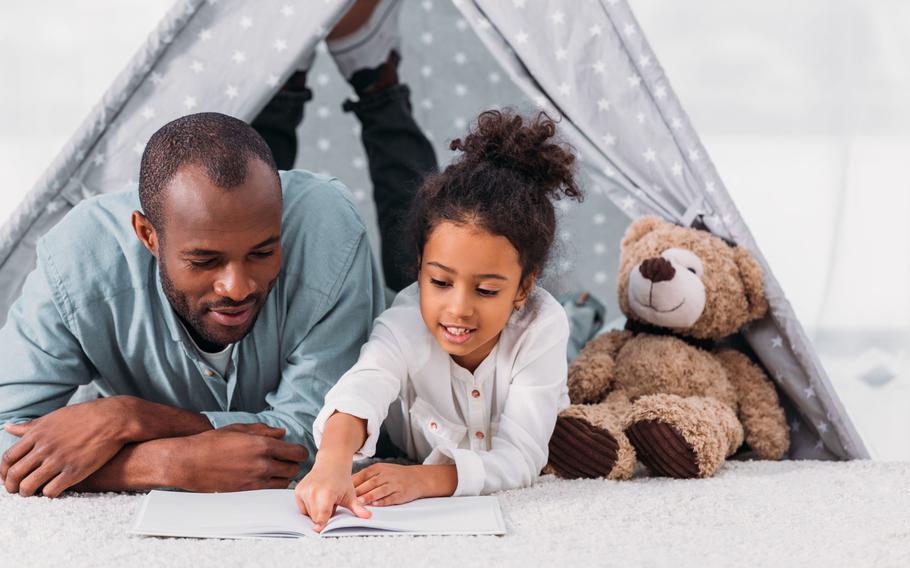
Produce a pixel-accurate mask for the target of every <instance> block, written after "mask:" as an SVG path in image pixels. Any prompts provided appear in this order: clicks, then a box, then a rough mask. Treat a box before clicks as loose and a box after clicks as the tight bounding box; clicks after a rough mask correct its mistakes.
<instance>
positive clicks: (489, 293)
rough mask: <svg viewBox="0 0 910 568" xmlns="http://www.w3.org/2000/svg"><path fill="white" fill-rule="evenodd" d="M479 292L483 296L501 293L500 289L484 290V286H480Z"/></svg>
mask: <svg viewBox="0 0 910 568" xmlns="http://www.w3.org/2000/svg"><path fill="white" fill-rule="evenodd" d="M477 293H478V294H480V295H481V296H495V295H496V294H499V290H484V289H483V288H478V289H477Z"/></svg>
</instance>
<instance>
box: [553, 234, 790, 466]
mask: <svg viewBox="0 0 910 568" xmlns="http://www.w3.org/2000/svg"><path fill="white" fill-rule="evenodd" d="M671 248H682V249H687V250H689V251H691V252H693V253H695V254H696V255H697V256H698V257H699V259H700V260H701V262H702V263H703V267H704V271H703V274H701V275H700V279H701V282H702V284H703V286H704V289H705V307H704V310H703V312H702V313H701V315H700V316H699V317H698V319H697V321H695V323H694V324H693V325H691V326H690V327H688V328H684V329H673V330H666V331H667V333H666V334H661V335H653V334H650V333H633V332H632V331H614V332H609V333H606V334H603V335H601V336H599V337H597V338H596V339H594V340H592V341H591V342H590V343H589V344H588V345H587V346H586V347H585V349H584V350H582V352H581V354H580V355H579V356H578V358H577V359H576V360H575V361H574V362H573V363H572V365H571V366H570V368H569V395H570V398H571V400H572V403H573V405H572V406H571V407H569V408H568V409H566V410H565V411H564V412H563V413H562V414H561V415H560V420H562V419H564V418H569V417H571V418H577V419H581V420H582V421H584V423H586V424H587V425H589V427H590V428H591V430H592V431H595V430H599V431H601V432H606V433H608V434H609V435H610V437H612V438H613V439H614V440H615V444H612V445H611V448H615V447H616V446H617V445H618V447H619V450H618V451H616V452H615V453H616V456H617V457H616V463H615V465H614V467H613V470H612V471H610V472H609V473H608V474H607V475H606V477H608V478H609V479H628V478H629V477H630V476H631V475H632V470H633V467H634V463H635V461H636V449H635V447H633V445H632V444H631V443H630V441H629V436H627V433H628V432H629V431H630V428H631V427H632V426H634V425H638V424H645V423H646V422H658V423H663V424H665V425H668V426H670V427H671V428H672V431H673V432H675V433H676V436H677V437H681V439H683V440H684V441H685V445H686V446H687V448H688V449H687V450H686V452H683V453H682V454H680V453H677V454H673V455H672V456H671V457H672V458H673V459H676V460H679V459H682V458H680V457H679V456H680V455H683V454H685V455H694V459H695V460H696V462H697V463H695V464H692V466H693V467H694V466H697V471H698V474H697V475H698V476H699V477H707V476H710V475H712V474H713V473H714V472H715V471H717V469H718V468H719V467H721V465H723V463H724V461H725V460H726V458H727V457H728V456H730V455H731V454H733V453H734V452H735V451H736V450H737V448H739V446H740V445H741V444H742V443H743V440H744V439H745V441H746V442H747V443H748V444H749V446H750V447H751V448H752V449H753V450H754V451H755V452H756V453H757V454H758V455H759V456H760V457H761V458H764V459H780V458H782V457H783V456H784V455H785V454H786V452H787V449H788V448H789V444H790V435H789V430H788V428H787V423H786V420H785V419H784V413H783V409H782V408H781V406H780V402H779V400H778V397H777V392H776V391H775V389H774V386H773V385H772V384H771V382H770V380H769V379H768V377H767V376H765V373H764V372H763V371H762V370H761V368H760V367H758V366H757V365H756V364H755V363H753V362H752V361H751V360H749V358H748V357H746V356H745V355H744V354H742V353H740V352H738V351H733V350H729V349H727V350H721V351H708V350H706V349H705V348H703V347H704V346H697V345H693V343H697V341H687V340H686V338H687V337H688V338H694V339H695V340H721V339H723V338H725V337H727V336H729V335H731V334H734V333H736V332H738V330H739V329H740V328H741V327H742V326H743V325H744V324H746V323H748V322H750V321H754V320H756V319H759V318H761V317H763V316H764V314H765V313H766V311H767V308H768V304H767V301H766V299H765V296H764V291H763V287H762V271H761V268H760V266H759V265H758V263H757V262H756V261H755V260H754V259H753V257H752V256H751V255H750V254H749V252H748V251H746V250H745V249H742V248H739V247H734V246H730V245H728V244H727V243H726V242H724V241H722V240H720V239H718V238H716V237H714V236H712V235H710V234H709V233H707V232H704V231H699V230H695V229H687V228H682V227H678V226H675V225H672V224H670V223H666V222H664V221H661V220H659V219H656V218H654V217H645V218H642V219H639V220H638V221H636V222H635V223H633V224H632V225H631V226H630V227H629V229H628V231H627V232H626V235H625V237H624V238H623V241H622V251H621V257H620V270H619V286H618V288H619V300H620V306H621V308H622V310H623V313H624V314H625V315H626V316H627V318H628V319H629V320H630V321H639V319H640V318H638V316H637V314H636V313H635V312H634V311H633V310H632V309H631V308H630V305H629V301H628V298H627V289H628V284H629V276H630V273H631V271H632V270H633V269H635V268H637V267H638V266H639V265H640V264H641V263H642V261H644V260H646V259H649V258H653V257H658V256H660V255H661V253H663V252H664V251H666V250H667V249H671ZM644 323H647V322H644ZM557 430H559V431H560V432H568V430H566V429H557ZM657 430H660V429H654V428H636V429H635V432H634V433H635V434H636V436H635V438H634V440H638V441H642V439H643V437H647V436H649V435H650V436H655V437H659V436H660V435H661V433H660V432H658V433H653V432H655V431H657ZM663 435H664V436H666V432H664V433H663ZM566 437H567V435H566V434H561V435H559V436H556V435H554V438H553V440H552V441H551V443H550V445H551V448H553V447H555V448H556V449H557V451H559V450H561V449H562V448H563V447H564V446H565V447H568V446H569V445H570V444H569V442H570V440H566V439H565V438H566ZM604 438H605V437H604V436H602V435H601V436H600V437H599V438H596V439H604ZM591 439H595V438H591ZM645 441H648V442H654V443H655V444H657V446H658V447H659V445H660V444H661V443H664V442H666V439H664V440H660V439H655V440H645ZM571 442H572V443H574V445H575V449H576V450H577V449H578V448H577V446H578V440H571ZM636 443H638V442H636ZM654 447H655V446H653V445H651V446H649V447H648V448H644V449H642V451H646V453H648V456H647V457H649V458H652V457H653V454H654V452H653V448H654ZM668 447H669V446H668ZM648 449H650V450H652V451H650V452H648V451H647V450H648ZM677 449H678V448H677ZM587 450H588V451H596V448H587ZM559 453H560V455H561V456H562V459H561V460H560V459H554V458H552V457H551V462H550V466H549V470H550V471H555V472H556V473H557V474H559V475H563V476H567V477H575V476H577V475H566V472H567V471H571V472H581V471H590V468H587V469H586V468H584V467H580V466H581V465H583V464H571V463H566V459H568V458H567V456H569V455H571V456H584V455H585V454H584V453H578V452H577V451H576V452H575V453H574V454H568V453H566V452H563V451H559ZM668 455H669V454H668ZM639 457H640V458H641V459H642V460H644V461H645V463H646V464H647V465H649V466H650V465H652V464H651V463H649V461H648V460H647V459H645V458H646V456H645V455H644V454H642V455H639ZM658 458H660V456H658ZM578 459H581V458H578ZM666 459H669V458H666ZM657 461H659V459H658V460H657ZM576 466H579V467H576ZM652 469H653V468H652ZM689 469H690V470H691V471H693V472H694V471H696V469H693V468H689Z"/></svg>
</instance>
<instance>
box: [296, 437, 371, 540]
mask: <svg viewBox="0 0 910 568" xmlns="http://www.w3.org/2000/svg"><path fill="white" fill-rule="evenodd" d="M320 453H321V452H320ZM320 459H321V458H320ZM330 462H331V463H330ZM294 497H296V499H297V507H298V508H299V509H300V512H301V513H303V514H304V515H307V516H309V517H310V518H311V519H313V523H315V525H316V526H314V527H313V530H314V531H316V532H322V529H324V528H325V525H326V523H327V522H329V519H330V518H331V517H332V515H334V514H335V509H336V508H337V507H338V505H341V506H342V507H347V508H348V509H350V510H351V512H353V513H354V514H355V515H356V516H358V517H360V518H361V519H369V518H370V516H371V515H372V513H370V512H369V511H368V510H367V509H366V507H364V506H363V503H362V502H361V501H360V500H359V499H357V495H356V493H355V492H354V484H353V482H352V481H351V464H350V462H348V463H347V464H345V463H344V462H343V461H342V462H340V461H338V460H324V461H322V462H320V461H317V462H316V465H315V466H314V467H313V469H312V470H311V471H310V473H308V474H307V475H306V477H304V478H303V479H302V480H300V483H298V484H297V487H296V488H295V489H294Z"/></svg>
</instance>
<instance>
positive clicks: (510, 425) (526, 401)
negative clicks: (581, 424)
mask: <svg viewBox="0 0 910 568" xmlns="http://www.w3.org/2000/svg"><path fill="white" fill-rule="evenodd" d="M531 333H534V335H535V336H534V337H529V338H527V339H530V340H531V341H528V342H526V343H525V346H526V349H527V351H526V353H524V354H519V357H518V358H517V359H516V367H515V370H513V374H512V378H511V386H510V387H509V394H508V397H507V398H506V403H505V407H504V408H503V412H502V414H501V416H500V423H499V429H498V431H497V432H496V433H495V434H494V436H493V440H492V444H491V449H490V450H489V451H486V452H476V451H473V450H470V449H441V448H440V450H441V453H443V454H445V455H447V456H448V457H449V458H450V459H451V460H452V461H454V462H455V467H456V468H457V470H458V487H457V488H456V490H455V493H454V495H456V496H460V495H479V494H486V493H494V492H496V491H501V490H504V489H513V488H516V487H526V486H529V485H531V484H532V483H534V482H535V481H536V480H537V478H538V476H539V475H540V471H541V470H542V469H543V467H544V466H545V465H546V463H547V457H548V446H549V442H550V436H551V435H552V434H553V428H554V427H555V425H556V416H557V414H559V412H560V411H561V410H562V409H563V408H565V407H566V406H568V404H569V397H568V388H567V386H566V374H567V363H566V346H567V344H568V340H569V323H568V321H567V319H566V315H565V312H564V311H563V310H562V308H561V307H560V309H559V310H558V311H552V312H550V314H549V315H548V317H546V318H543V319H542V321H539V322H537V325H536V326H535V329H534V330H533V332H531Z"/></svg>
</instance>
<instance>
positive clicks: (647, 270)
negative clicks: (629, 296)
mask: <svg viewBox="0 0 910 568" xmlns="http://www.w3.org/2000/svg"><path fill="white" fill-rule="evenodd" d="M638 271H639V272H641V275H642V276H644V277H645V278H646V279H648V280H650V281H651V282H653V283H655V284H656V283H658V282H665V281H667V280H673V277H674V276H676V269H675V268H673V265H672V264H670V261H669V260H667V259H666V258H663V257H661V256H656V257H654V258H649V259H647V260H645V261H644V262H642V263H641V266H639V267H638Z"/></svg>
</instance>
